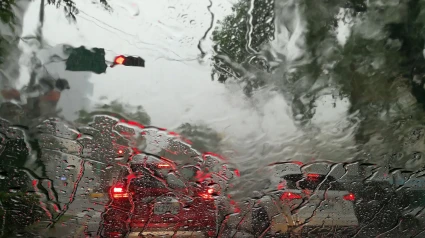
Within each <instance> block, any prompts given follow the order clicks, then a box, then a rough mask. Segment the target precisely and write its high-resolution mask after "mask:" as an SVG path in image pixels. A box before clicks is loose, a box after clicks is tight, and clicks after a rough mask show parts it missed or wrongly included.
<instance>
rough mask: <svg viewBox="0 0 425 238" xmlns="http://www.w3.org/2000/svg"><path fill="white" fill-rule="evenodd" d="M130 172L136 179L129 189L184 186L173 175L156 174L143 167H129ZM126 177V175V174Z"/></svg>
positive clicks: (132, 181)
mask: <svg viewBox="0 0 425 238" xmlns="http://www.w3.org/2000/svg"><path fill="white" fill-rule="evenodd" d="M131 170H132V171H133V173H135V175H136V176H137V178H134V179H132V180H131V184H130V187H133V186H134V187H143V188H167V187H169V188H172V189H173V188H182V187H185V184H184V183H183V182H182V181H181V180H180V179H179V178H178V177H176V176H175V174H173V173H159V172H158V173H157V172H155V171H154V174H152V171H151V170H149V169H147V168H146V167H144V165H131ZM127 175H128V173H127Z"/></svg>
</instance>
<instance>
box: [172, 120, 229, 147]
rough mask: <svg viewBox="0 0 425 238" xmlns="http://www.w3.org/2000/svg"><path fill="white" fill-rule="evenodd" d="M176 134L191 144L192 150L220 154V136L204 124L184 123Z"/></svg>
mask: <svg viewBox="0 0 425 238" xmlns="http://www.w3.org/2000/svg"><path fill="white" fill-rule="evenodd" d="M176 132H177V133H179V134H180V135H182V136H183V137H185V138H187V139H189V140H190V141H191V142H192V146H193V148H195V149H196V150H198V151H201V152H217V153H219V152H220V144H221V140H222V138H221V135H220V134H219V133H217V132H216V131H214V130H213V129H212V128H210V127H208V126H207V125H204V124H199V125H191V124H189V123H184V124H182V125H180V126H179V127H178V128H177V129H176Z"/></svg>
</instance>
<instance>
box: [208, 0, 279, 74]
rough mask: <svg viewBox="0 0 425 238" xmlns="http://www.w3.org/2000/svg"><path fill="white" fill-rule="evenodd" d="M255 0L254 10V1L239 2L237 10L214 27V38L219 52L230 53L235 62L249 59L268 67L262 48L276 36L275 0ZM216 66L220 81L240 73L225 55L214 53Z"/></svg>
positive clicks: (248, 61) (250, 61) (249, 61)
mask: <svg viewBox="0 0 425 238" xmlns="http://www.w3.org/2000/svg"><path fill="white" fill-rule="evenodd" d="M253 3H254V4H253V7H252V11H251V12H250V9H251V1H249V0H241V1H239V2H238V3H237V4H235V5H234V6H233V8H232V10H233V14H232V15H230V16H227V17H226V18H225V19H224V20H223V21H222V22H221V23H220V26H219V27H218V28H216V29H215V30H214V31H213V33H212V35H213V41H214V42H215V43H216V45H215V49H216V52H217V54H218V55H225V56H227V57H229V60H230V61H231V62H236V63H249V64H252V65H254V66H256V67H258V68H260V69H267V67H268V65H267V64H266V62H265V61H264V60H263V59H262V57H260V54H259V53H258V52H259V51H260V50H261V46H262V45H263V44H264V43H266V42H268V41H270V40H272V39H273V36H274V24H273V19H274V11H273V10H274V7H273V6H274V0H262V1H258V0H257V1H254V2H253ZM250 13H251V14H250ZM213 66H214V73H217V75H218V80H219V81H220V82H225V81H226V80H227V79H228V78H230V77H235V76H236V77H239V76H240V74H239V73H238V72H236V71H235V70H234V69H233V68H232V67H231V65H230V64H229V63H228V62H226V61H224V60H223V59H222V58H221V57H217V56H215V57H214V59H213Z"/></svg>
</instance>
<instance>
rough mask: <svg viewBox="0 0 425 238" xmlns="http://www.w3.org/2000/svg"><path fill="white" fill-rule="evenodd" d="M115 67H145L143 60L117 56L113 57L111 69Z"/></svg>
mask: <svg viewBox="0 0 425 238" xmlns="http://www.w3.org/2000/svg"><path fill="white" fill-rule="evenodd" d="M115 65H125V66H138V67H145V60H144V59H142V58H140V57H133V56H124V55H119V56H117V57H115V59H114V63H113V64H112V65H111V67H114V66H115Z"/></svg>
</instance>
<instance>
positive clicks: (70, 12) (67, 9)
mask: <svg viewBox="0 0 425 238" xmlns="http://www.w3.org/2000/svg"><path fill="white" fill-rule="evenodd" d="M99 2H100V3H101V4H102V5H103V7H104V8H105V9H107V10H111V7H110V6H109V4H108V1H107V0H99ZM47 3H48V4H50V5H54V6H56V8H60V7H62V8H63V10H64V13H65V16H66V18H67V19H68V20H69V21H71V22H75V21H77V18H76V15H77V14H78V13H79V12H80V11H79V10H78V8H77V4H76V3H75V2H74V1H73V0H47Z"/></svg>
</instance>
